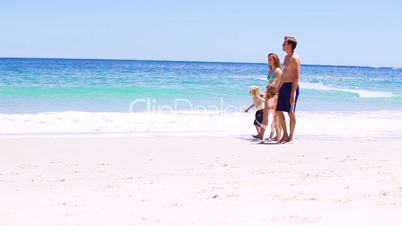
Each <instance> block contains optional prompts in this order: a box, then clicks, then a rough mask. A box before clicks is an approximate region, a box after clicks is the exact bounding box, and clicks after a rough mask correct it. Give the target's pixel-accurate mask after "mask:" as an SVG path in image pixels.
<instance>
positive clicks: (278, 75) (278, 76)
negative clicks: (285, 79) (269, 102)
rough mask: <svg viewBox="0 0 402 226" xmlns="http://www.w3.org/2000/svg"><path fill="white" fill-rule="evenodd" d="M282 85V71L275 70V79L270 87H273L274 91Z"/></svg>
mask: <svg viewBox="0 0 402 226" xmlns="http://www.w3.org/2000/svg"><path fill="white" fill-rule="evenodd" d="M281 83H282V70H281V69H280V68H276V69H275V78H274V81H273V82H272V84H271V85H273V86H274V87H275V88H276V90H279V88H280V87H281Z"/></svg>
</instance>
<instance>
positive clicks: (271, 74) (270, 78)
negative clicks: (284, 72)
mask: <svg viewBox="0 0 402 226" xmlns="http://www.w3.org/2000/svg"><path fill="white" fill-rule="evenodd" d="M275 69H276V68H274V69H273V70H272V72H271V73H269V71H268V75H267V80H268V84H270V83H271V82H273V81H274V80H275Z"/></svg>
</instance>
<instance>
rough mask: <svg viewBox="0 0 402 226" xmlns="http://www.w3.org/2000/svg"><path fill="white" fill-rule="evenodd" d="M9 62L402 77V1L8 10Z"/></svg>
mask: <svg viewBox="0 0 402 226" xmlns="http://www.w3.org/2000/svg"><path fill="white" fill-rule="evenodd" d="M0 28H1V34H0V57H66V58H109V59H110V58H116V59H154V60H197V61H199V60H201V61H232V62H265V60H266V59H265V58H266V57H265V56H266V54H267V53H268V52H277V53H279V54H280V56H281V57H283V56H284V53H283V52H282V49H281V44H282V40H283V36H284V35H287V34H289V35H294V36H296V37H297V38H298V41H299V46H298V47H297V49H296V50H297V52H298V53H299V55H301V57H302V62H303V63H305V64H331V65H368V66H396V67H402V1H401V0H381V1H378V0H375V1H374V0H366V1H364V0H356V1H353V0H336V1H322V0H305V1H297V0H277V1H269V0H268V1H267V0H266V1H264V0H259V1H256V0H249V1H236V0H232V1H229V0H223V1H212V0H202V1H201V0H200V1H190V0H188V1H184V0H183V1H179V0H176V1H169V0H166V1H162V0H143V1H137V0H133V1H129V0H113V1H110V0H108V1H106V0H97V1H95V0H35V1H34V0H29V1H28V0H0Z"/></svg>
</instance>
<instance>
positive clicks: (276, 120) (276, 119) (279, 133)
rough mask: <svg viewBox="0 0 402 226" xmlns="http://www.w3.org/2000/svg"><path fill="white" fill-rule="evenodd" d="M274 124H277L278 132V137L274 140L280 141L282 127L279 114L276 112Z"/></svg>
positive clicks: (276, 130) (276, 129)
mask: <svg viewBox="0 0 402 226" xmlns="http://www.w3.org/2000/svg"><path fill="white" fill-rule="evenodd" d="M274 126H275V133H276V137H275V138H274V140H276V141H279V139H280V137H281V129H280V126H279V119H278V114H275V113H274Z"/></svg>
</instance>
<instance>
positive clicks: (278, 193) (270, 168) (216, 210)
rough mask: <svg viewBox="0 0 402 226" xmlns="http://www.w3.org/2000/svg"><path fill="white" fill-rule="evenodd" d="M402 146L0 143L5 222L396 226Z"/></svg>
mask: <svg viewBox="0 0 402 226" xmlns="http://www.w3.org/2000/svg"><path fill="white" fill-rule="evenodd" d="M401 147H402V141H401V140H400V139H375V138H370V139H369V138H366V139H363V138H360V139H357V140H354V139H346V138H333V139H320V140H316V141H313V140H311V139H306V138H303V139H299V140H296V142H295V143H294V144H285V145H271V144H260V143H259V142H257V141H252V140H249V139H246V138H243V139H242V138H234V137H232V138H219V137H158V138H152V137H126V138H110V137H109V138H105V137H96V136H95V137H92V138H88V137H87V138H72V137H70V138H57V137H53V138H51V137H48V138H3V139H0V149H1V151H0V225H5V226H13V225H24V226H25V225H29V226H34V225H35V226H36V225H38V226H39V225H40V226H47V225H49V226H50V225H52V226H53V225H65V226H67V225H69V226H70V225H71V226H72V225H80V226H83V225H105V226H106V225H108V226H111V225H113V226H120V225H122V226H123V225H127V226H128V225H174V226H177V225H325V226H330V225H334V226H335V225H336V226H340V225H373V226H374V225H376V226H379V225H387V226H393V225H395V226H397V225H398V226H399V225H402V148H401Z"/></svg>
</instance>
